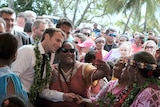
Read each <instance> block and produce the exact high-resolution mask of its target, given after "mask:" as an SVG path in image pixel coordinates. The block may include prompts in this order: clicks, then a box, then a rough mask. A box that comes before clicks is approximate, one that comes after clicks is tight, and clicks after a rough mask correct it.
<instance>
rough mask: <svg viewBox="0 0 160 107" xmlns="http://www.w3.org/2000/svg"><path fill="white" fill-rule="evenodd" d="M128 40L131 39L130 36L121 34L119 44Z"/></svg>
mask: <svg viewBox="0 0 160 107" xmlns="http://www.w3.org/2000/svg"><path fill="white" fill-rule="evenodd" d="M126 41H129V38H128V37H127V36H125V35H121V36H120V37H119V46H120V45H121V44H122V43H123V42H126Z"/></svg>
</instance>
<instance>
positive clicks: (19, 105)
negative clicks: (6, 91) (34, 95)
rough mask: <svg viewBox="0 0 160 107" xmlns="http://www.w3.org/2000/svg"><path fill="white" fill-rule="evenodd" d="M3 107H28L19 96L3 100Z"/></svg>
mask: <svg viewBox="0 0 160 107" xmlns="http://www.w3.org/2000/svg"><path fill="white" fill-rule="evenodd" d="M1 106H2V107H26V106H25V103H24V101H23V100H22V99H21V98H20V97H18V96H10V97H7V98H5V99H4V100H3V102H2V105H1Z"/></svg>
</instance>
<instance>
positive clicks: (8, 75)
mask: <svg viewBox="0 0 160 107" xmlns="http://www.w3.org/2000/svg"><path fill="white" fill-rule="evenodd" d="M9 79H11V80H12V81H13V84H14V87H15V95H16V96H19V97H21V98H22V99H23V100H24V102H25V103H26V105H27V103H28V95H27V93H26V92H25V91H24V90H23V89H22V84H21V81H20V79H19V77H18V76H17V75H15V74H14V73H13V72H12V71H11V70H10V68H9V67H3V68H0V84H1V86H0V104H2V101H3V99H4V98H6V97H8V96H7V85H8V83H9V82H8V80H9Z"/></svg>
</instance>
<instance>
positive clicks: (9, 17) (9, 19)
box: [2, 13, 16, 32]
mask: <svg viewBox="0 0 160 107" xmlns="http://www.w3.org/2000/svg"><path fill="white" fill-rule="evenodd" d="M2 18H3V19H4V20H5V22H6V32H11V31H12V30H13V27H14V24H15V19H16V15H15V14H7V13H2Z"/></svg>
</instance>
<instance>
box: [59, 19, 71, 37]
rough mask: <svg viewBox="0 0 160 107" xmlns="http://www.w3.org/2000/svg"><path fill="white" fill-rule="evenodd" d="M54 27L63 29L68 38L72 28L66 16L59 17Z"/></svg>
mask: <svg viewBox="0 0 160 107" xmlns="http://www.w3.org/2000/svg"><path fill="white" fill-rule="evenodd" d="M56 28H60V29H61V30H63V31H64V32H65V33H66V35H67V38H68V37H69V35H70V33H71V31H72V28H73V25H72V21H71V20H70V19H68V18H60V19H59V20H58V22H57V24H56ZM67 38H66V39H67Z"/></svg>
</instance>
